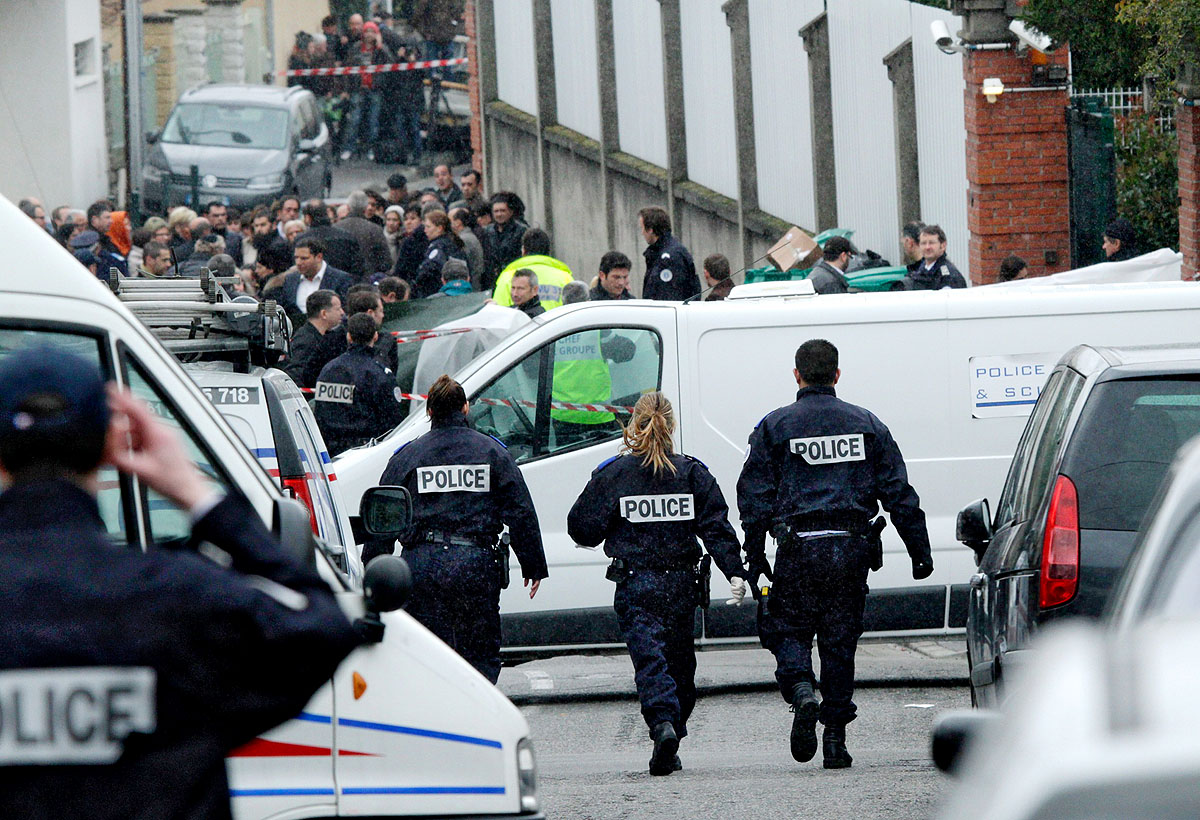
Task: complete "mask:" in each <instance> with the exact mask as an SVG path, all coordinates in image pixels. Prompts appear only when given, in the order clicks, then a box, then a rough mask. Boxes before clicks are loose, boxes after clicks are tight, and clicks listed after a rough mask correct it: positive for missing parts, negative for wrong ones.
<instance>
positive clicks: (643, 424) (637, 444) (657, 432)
mask: <svg viewBox="0 0 1200 820" xmlns="http://www.w3.org/2000/svg"><path fill="white" fill-rule="evenodd" d="M674 432H675V411H674V410H673V409H671V402H669V401H667V397H666V396H664V395H663V394H662V393H659V392H657V391H655V392H654V393H646V394H645V395H643V396H642V397H641V398H640V399H638V401H637V404H635V405H634V406H633V417H632V418H631V419H630V420H629V424H627V425H625V435H624V443H625V447H624V450H625V452H628V453H631V454H632V455H635V456H640V457H641V459H642V466H643V467H653V468H654V475H655V476H657V475H658V474H659V473H661V472H662V471H663V470H664V469H667V470H670V471H671V472H672V473H674V472H675V465H674V464H672V463H671V459H670V455H671V454H672V453H673V452H675V448H674V445H673V444H672V442H671V434H672V433H674Z"/></svg>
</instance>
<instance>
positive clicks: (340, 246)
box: [296, 225, 367, 279]
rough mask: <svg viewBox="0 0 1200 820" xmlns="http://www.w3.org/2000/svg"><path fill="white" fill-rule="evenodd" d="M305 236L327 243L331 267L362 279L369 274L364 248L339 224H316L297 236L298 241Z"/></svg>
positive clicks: (326, 250) (326, 247)
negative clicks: (364, 257)
mask: <svg viewBox="0 0 1200 820" xmlns="http://www.w3.org/2000/svg"><path fill="white" fill-rule="evenodd" d="M305 238H312V239H320V240H321V242H322V244H324V245H325V262H326V263H328V265H329V267H331V268H337V269H338V270H344V271H345V272H346V273H348V274H350V275H351V276H353V277H354V278H355V279H362V278H363V277H364V276H366V275H367V263H366V261H365V260H364V259H363V253H362V248H360V247H359V246H358V240H357V239H355V238H354V237H353V236H351V235H350V233H349V232H347V231H344V230H342V229H341V228H339V227H338V226H337V225H314V226H312V227H311V228H309V229H308V230H307V231H305V232H304V233H302V234H300V235H299V236H298V237H296V241H297V242H299V241H300V240H301V239H305Z"/></svg>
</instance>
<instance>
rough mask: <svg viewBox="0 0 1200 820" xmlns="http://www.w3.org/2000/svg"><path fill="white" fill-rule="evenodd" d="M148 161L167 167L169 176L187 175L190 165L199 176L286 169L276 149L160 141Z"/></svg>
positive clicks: (247, 174) (284, 158)
mask: <svg viewBox="0 0 1200 820" xmlns="http://www.w3.org/2000/svg"><path fill="white" fill-rule="evenodd" d="M154 154H155V156H153V157H152V158H151V162H153V163H154V164H155V165H157V166H159V167H169V168H170V169H171V172H172V173H176V174H187V173H190V172H191V166H192V165H196V166H198V167H199V169H200V176H204V175H205V174H213V175H215V176H219V177H254V176H260V175H262V174H278V173H280V172H282V171H284V170H286V169H287V165H288V163H287V154H286V153H285V152H284V151H283V150H281V149H277V148H227V147H224V146H215V145H187V144H184V143H177V142H159V143H157V144H156V145H155V146H154Z"/></svg>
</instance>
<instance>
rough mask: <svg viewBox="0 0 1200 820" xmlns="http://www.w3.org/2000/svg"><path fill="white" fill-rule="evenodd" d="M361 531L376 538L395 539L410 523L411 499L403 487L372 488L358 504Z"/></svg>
mask: <svg viewBox="0 0 1200 820" xmlns="http://www.w3.org/2000/svg"><path fill="white" fill-rule="evenodd" d="M358 515H359V518H360V519H361V520H362V525H363V529H365V530H366V531H367V533H368V534H370V535H373V536H375V537H377V538H395V537H397V536H398V535H400V533H402V532H404V530H405V529H407V528H408V525H409V523H410V522H411V521H412V498H411V497H409V495H408V490H406V489H404V488H403V487H372V488H371V489H369V490H367V491H366V492H365V493H363V496H362V500H361V501H359V502H358Z"/></svg>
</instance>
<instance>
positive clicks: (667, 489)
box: [567, 455, 746, 578]
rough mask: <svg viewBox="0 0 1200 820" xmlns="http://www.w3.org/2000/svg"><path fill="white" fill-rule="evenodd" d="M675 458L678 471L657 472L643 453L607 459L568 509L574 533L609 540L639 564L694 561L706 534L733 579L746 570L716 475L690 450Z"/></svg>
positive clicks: (608, 549) (589, 540)
mask: <svg viewBox="0 0 1200 820" xmlns="http://www.w3.org/2000/svg"><path fill="white" fill-rule="evenodd" d="M670 459H671V464H673V465H674V466H675V472H674V473H672V472H670V471H668V470H663V471H662V472H660V473H659V474H658V475H657V476H656V475H655V474H654V470H653V469H651V468H650V467H643V466H642V459H641V458H640V457H639V456H634V455H624V456H617V457H615V458H610V459H608V460H607V461H605V462H603V463H602V464H601V465H600V466H599V467H597V468H596V469H595V470H594V471H593V472H592V477H591V480H590V481H588V483H587V486H586V487H584V488H583V492H582V493H580V494H579V498H577V499H576V500H575V504H574V505H573V506H572V507H571V512H570V513H568V514H567V534H568V535H570V536H571V537H572V538H574V539H575V541H576V542H578V543H580V544H583V545H584V546H587V547H591V546H595V545H596V544H599V543H600V542H601V541H603V542H604V554H605V555H607V556H609V557H610V558H622V559H624V560H626V561H628V562H629V564H630V566H631V567H632V568H634V569H637V568H639V567H640V568H646V569H678V568H680V567H682V566H683V565H688V564H690V565H695V564H696V562H697V561H698V560H699V558H700V549H699V546H698V545H697V543H696V539H697V538H700V539H701V540H703V541H704V548H705V549H706V550H708V551H709V553H710V554H711V555H712V557H713V559H714V560H715V561H716V564H717V566H718V567H719V568H720V570H721V572H722V573H724V575H725V577H726V578H732V577H734V576H738V577H745V575H746V571H745V570H744V569H743V568H742V557H741V546H740V545H739V544H738V540H737V536H736V535H735V534H734V532H733V527H731V526H730V525H729V507H728V506H726V504H725V497H724V496H723V495H722V494H721V488H720V487H719V486H718V485H717V480H716V479H715V478H713V477H712V473H710V472H709V471H708V468H707V467H705V466H704V464H702V463H701V462H700V461H698V460H697V459H694V458H692V457H691V456H685V455H672V456H671V457H670Z"/></svg>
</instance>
